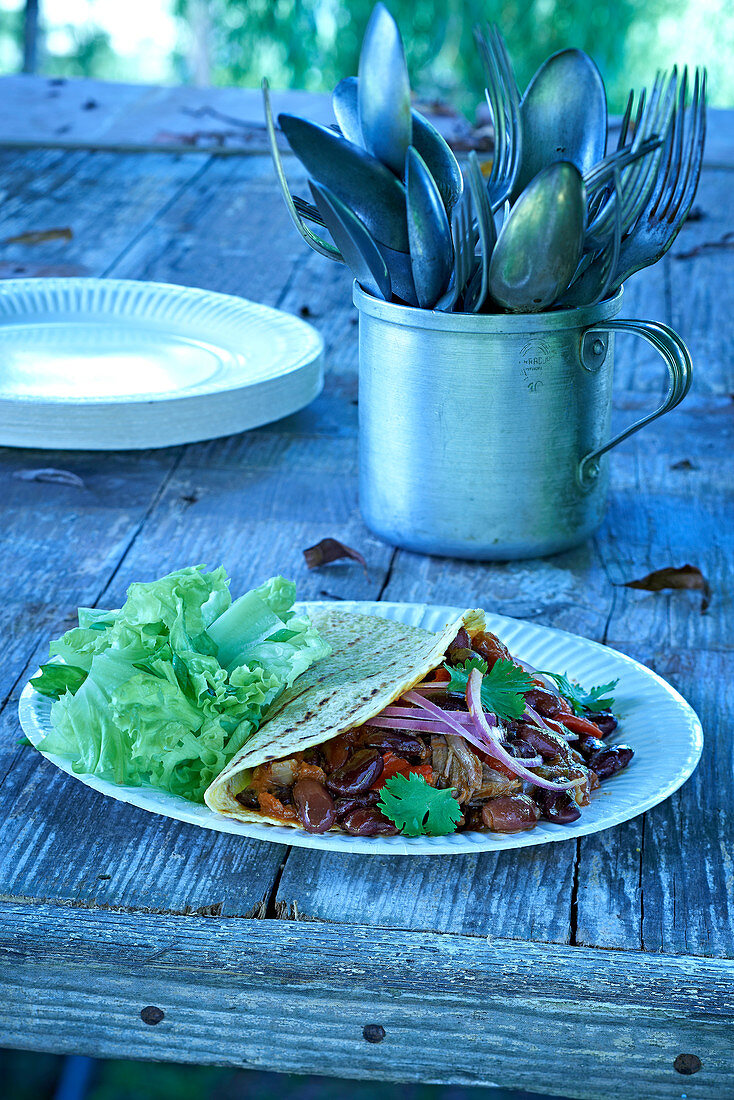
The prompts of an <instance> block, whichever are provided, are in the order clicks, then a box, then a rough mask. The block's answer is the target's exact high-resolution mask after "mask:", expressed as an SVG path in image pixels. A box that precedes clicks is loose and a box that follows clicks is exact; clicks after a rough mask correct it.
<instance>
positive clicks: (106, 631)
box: [31, 566, 331, 802]
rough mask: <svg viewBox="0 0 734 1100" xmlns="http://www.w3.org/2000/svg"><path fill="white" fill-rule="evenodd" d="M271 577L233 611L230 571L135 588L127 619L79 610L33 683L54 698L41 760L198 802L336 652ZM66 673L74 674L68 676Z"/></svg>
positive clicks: (289, 588) (292, 590) (285, 585)
mask: <svg viewBox="0 0 734 1100" xmlns="http://www.w3.org/2000/svg"><path fill="white" fill-rule="evenodd" d="M295 596H296V586H295V585H294V584H293V583H292V582H291V581H287V580H285V579H284V578H283V577H273V578H272V579H271V580H269V581H267V582H266V583H265V584H263V585H260V587H259V588H256V589H253V591H251V592H248V593H246V594H245V595H244V596H241V597H240V598H239V599H238V600H236V601H235V602H234V603H233V602H232V599H231V596H230V593H229V581H228V579H227V575H226V573H225V571H224V569H223V568H221V567H220V568H219V569H215V570H213V571H212V572H210V573H207V572H205V571H204V569H203V567H202V566H192V567H190V568H187V569H180V570H177V571H176V572H175V573H170V574H168V576H166V577H162V578H161V579H160V580H157V581H150V582H146V583H137V584H132V585H131V586H130V588H129V589H128V592H127V599H126V600H125V604H124V606H123V607H122V608H121V609H120V610H119V611H98V610H96V609H94V608H80V609H79V626H78V627H74V629H72V630H69V631H67V632H66V633H65V634H64V635H63V636H62V637H61V638H59V639H57V640H56V641H54V642H52V643H51V646H50V655H51V656H52V657H56V658H61V659H62V660H63V661H64V662H65V663H64V664H60V663H58V662H53V663H51V664H47V665H44V666H42V669H41V674H40V675H39V676H38V677H36V678H35V679H34V680H33V681H31V682H32V683H33V685H34V687H35V688H36V690H37V691H39V692H41V693H42V694H46V695H51V696H52V697H54V698H55V699H56V702H54V704H53V706H52V708H51V725H52V729H51V731H50V732H49V733H48V735H47V736H46V737H45V738H44V740H43V742H42V743H41V746H40V747H41V748H42V749H43V750H44V752H50V753H55V754H58V755H59V756H62V757H65V758H66V759H69V760H70V761H71V765H72V768H73V770H74V771H75V772H77V773H84V774H93V775H98V776H100V777H102V778H104V779H108V780H111V781H112V782H114V783H117V784H120V785H125V786H141V785H144V784H149V785H151V786H154V787H158V788H160V789H162V790H166V791H170V792H171V793H173V794H178V795H182V796H183V797H184V798H188V799H190V800H191V801H194V802H202V801H203V795H204V791H205V790H206V788H207V787H208V786H209V784H210V783H211V782H212V780H213V779H214V778H215V777H216V776H217V775H218V774H219V773H220V772H221V771H222V769H223V768H224V767H225V766H226V764H227V763H228V762H229V760H230V759H231V758H232V757H233V756H234V754H235V753H236V752H238V751H239V749H241V748H242V746H243V745H244V744H245V742H246V741H247V739H248V738H249V737H250V736H251V735H252V734H253V733H254V732H255V730H256V729H257V728H258V726H259V724H260V721H261V719H262V717H263V714H264V713H265V711H266V710H267V708H268V707H269V706H270V705H271V703H273V702H274V701H275V699H277V697H278V696H279V695H280V693H281V692H282V691H283V690H284V689H285V688H286V687H289V686H290V685H291V684H292V683H293V681H294V680H295V679H296V677H298V676H300V675H301V673H302V672H304V671H305V670H306V669H307V668H309V667H310V666H311V665H312V664H314V663H315V662H316V661H319V660H321V659H322V658H323V657H326V656H328V654H329V653H330V652H331V648H330V646H329V645H328V643H327V642H325V641H324V640H323V639H322V638H321V637H320V636H319V635H318V633H317V632H316V630H315V629H314V628H313V627H312V626H311V623H310V622H309V620H308V618H307V617H305V616H299V615H297V614H296V613H295V612H294V611H293V603H294V600H295ZM64 670H66V671H64Z"/></svg>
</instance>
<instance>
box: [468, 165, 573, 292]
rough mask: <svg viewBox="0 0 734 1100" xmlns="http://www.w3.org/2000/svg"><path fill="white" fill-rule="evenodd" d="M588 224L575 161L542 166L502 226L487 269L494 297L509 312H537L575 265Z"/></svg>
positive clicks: (565, 283)
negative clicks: (573, 162)
mask: <svg viewBox="0 0 734 1100" xmlns="http://www.w3.org/2000/svg"><path fill="white" fill-rule="evenodd" d="M585 228H586V195H585V188H584V182H583V180H582V178H581V174H580V172H579V170H578V168H576V166H575V165H573V164H570V163H569V162H568V161H559V162H557V163H555V164H550V165H548V167H547V168H543V169H542V170H541V171H540V172H539V173H538V175H537V176H536V177H535V178H534V179H533V180H532V182H531V183H530V184H528V186H527V187H526V188H525V190H524V191H523V193H522V195H521V196H520V198H519V199H518V200H517V202H516V203H515V205H514V206H513V208H512V210H511V211H510V216H509V218H508V219H507V221H506V222H505V223H504V225H503V226H502V229H501V230H500V234H499V237H498V238H497V243H496V245H495V246H494V252H493V253H492V260H491V262H490V268H489V290H490V293H491V295H492V297H493V298H494V299H495V300H496V301H497V302H499V304H500V305H502V306H504V307H505V309H508V310H510V312H512V313H540V312H541V311H542V310H544V309H546V308H547V307H548V306H549V305H551V304H552V303H553V302H554V301H555V300H556V298H557V297H558V296H559V294H562V293H563V292H564V291H565V290H566V288H567V287H568V284H569V283H570V282H571V279H572V278H573V275H574V273H575V271H576V269H577V267H578V263H579V260H580V259H581V253H582V249H583V243H584V232H585Z"/></svg>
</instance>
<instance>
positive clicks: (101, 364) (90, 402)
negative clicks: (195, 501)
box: [0, 279, 323, 450]
mask: <svg viewBox="0 0 734 1100" xmlns="http://www.w3.org/2000/svg"><path fill="white" fill-rule="evenodd" d="M322 386H323V341H322V339H321V336H320V335H319V334H318V333H317V332H316V330H315V329H313V328H312V327H311V326H310V325H308V324H306V323H305V322H304V321H301V320H299V319H298V318H296V317H292V316H291V315H290V314H288V313H283V312H281V311H280V310H276V309H270V308H269V307H267V306H263V305H260V304H258V303H257V302H249V301H247V300H245V299H243V298H236V297H234V296H232V295H228V294H215V293H213V292H211V291H206V290H198V289H195V288H191V287H181V286H169V285H166V284H164V283H139V282H132V281H127V280H121V279H10V280H7V281H4V282H1V283H0V444H1V445H5V446H11V447H43V448H54V449H80V450H123V449H124V450H127V449H138V448H147V447H167V446H171V445H173V444H177V443H191V442H195V441H196V440H201V439H213V438H215V437H217V436H223V435H231V434H233V433H235V432H242V431H245V430H247V429H249V428H255V427H257V426H258V425H261V424H266V423H270V422H271V421H273V420H278V419H280V418H281V417H283V416H288V415H289V414H290V413H293V412H296V411H297V410H298V409H301V408H303V407H304V405H307V404H308V403H309V402H310V401H312V400H313V399H314V397H316V396H317V394H318V393H320V391H321V388H322Z"/></svg>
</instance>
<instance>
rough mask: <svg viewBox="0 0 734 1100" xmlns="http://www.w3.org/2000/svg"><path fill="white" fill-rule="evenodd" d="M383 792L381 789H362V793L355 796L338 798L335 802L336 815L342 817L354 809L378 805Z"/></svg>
mask: <svg viewBox="0 0 734 1100" xmlns="http://www.w3.org/2000/svg"><path fill="white" fill-rule="evenodd" d="M381 793H382V792H381V791H362V793H361V794H355V796H354V797H353V798H337V799H336V801H335V803H334V805H335V806H336V816H337V817H338V818H339V819H341V818H342V817H344V815H345V814H349V813H351V812H352V810H365V809H367V807H368V806H376V805H377V803H378V802H379V801H380V797H381Z"/></svg>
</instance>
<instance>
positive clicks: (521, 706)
mask: <svg viewBox="0 0 734 1100" xmlns="http://www.w3.org/2000/svg"><path fill="white" fill-rule="evenodd" d="M444 667H445V668H446V669H447V670H448V672H449V674H450V676H451V680H450V682H449V683H448V684H447V691H450V692H457V693H459V692H460V693H462V694H463V693H465V692H466V684H467V680H468V679H469V673H470V672H471V671H472V669H474V668H478V669H479V671H480V672H481V673H482V674H483V677H484V678H483V680H482V706H483V707H484V709H485V710H488V711H491V712H492V714H496V715H497V717H498V718H505V719H509V718H521V717H522V716H523V714H524V713H525V693H526V692H528V691H531V690H532V689H533V688H534V687H535V684H534V683H533V678H532V676H530V675H529V673H527V672H526V671H525V669H524V668H520V667H519V666H518V665H516V664H514V663H513V662H512V661H506V660H505V659H504V658H500V659H499V660H498V661H495V663H494V664H493V665H492V668H491V670H490V671H489V672H487V664H486V662H485V661H483V660H482V659H481V658H479V657H476V658H475V657H472V658H470V659H469V660H468V661H466V662H465V663H464V664H463V665H458V666H456V665H445V666H444Z"/></svg>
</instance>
